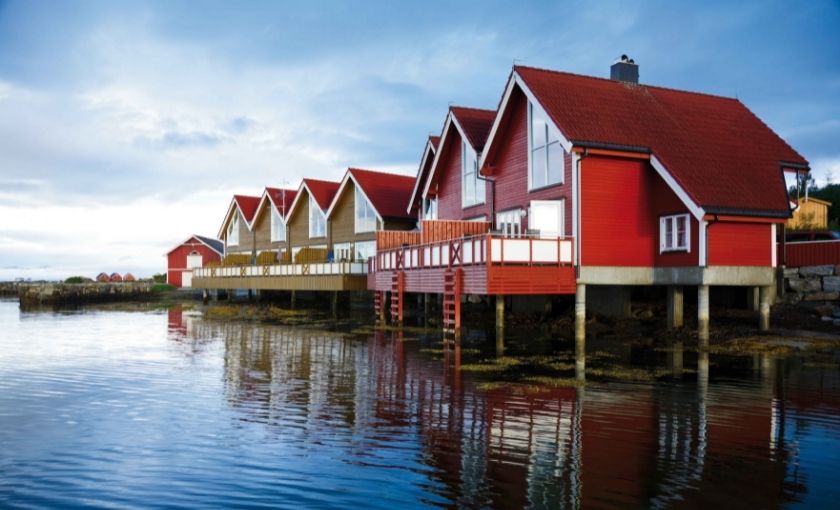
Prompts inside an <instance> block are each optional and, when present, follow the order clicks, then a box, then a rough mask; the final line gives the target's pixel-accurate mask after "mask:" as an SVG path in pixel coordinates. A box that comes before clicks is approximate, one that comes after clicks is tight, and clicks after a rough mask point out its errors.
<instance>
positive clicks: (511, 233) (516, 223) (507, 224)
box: [496, 208, 525, 237]
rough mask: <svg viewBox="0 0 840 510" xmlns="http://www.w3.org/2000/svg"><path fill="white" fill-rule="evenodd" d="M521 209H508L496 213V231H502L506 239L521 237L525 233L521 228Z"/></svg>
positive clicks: (522, 213)
mask: <svg viewBox="0 0 840 510" xmlns="http://www.w3.org/2000/svg"><path fill="white" fill-rule="evenodd" d="M523 216H524V211H523V210H522V209H519V208H517V209H508V210H507V211H500V212H497V213H496V229H497V230H501V231H502V235H504V236H506V237H521V236H522V235H523V234H524V233H525V231H524V229H523V228H522V217H523Z"/></svg>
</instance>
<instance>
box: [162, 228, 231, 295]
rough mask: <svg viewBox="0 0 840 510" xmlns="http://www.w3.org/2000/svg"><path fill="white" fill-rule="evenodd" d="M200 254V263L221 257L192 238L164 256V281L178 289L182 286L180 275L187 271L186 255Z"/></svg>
mask: <svg viewBox="0 0 840 510" xmlns="http://www.w3.org/2000/svg"><path fill="white" fill-rule="evenodd" d="M194 251H196V252H198V253H200V254H201V257H202V263H203V264H204V265H207V263H208V262H211V261H218V260H221V259H222V257H221V256H220V255H219V254H218V253H216V252H215V251H213V250H211V249H210V248H208V247H207V245H206V244H204V243H202V242H200V241H199V240H198V239H195V238H192V239H190V240H189V241H187V242H186V243H184V244H182V245H181V246H179V247H177V248H175V249H174V250H172V251H171V252H169V254H167V256H166V281H167V282H168V283H169V284H170V285H174V286H175V287H180V286H181V285H182V280H181V273H182V271H184V270H186V269H187V255H189V254H190V253H192V252H194Z"/></svg>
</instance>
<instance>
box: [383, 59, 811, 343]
mask: <svg viewBox="0 0 840 510" xmlns="http://www.w3.org/2000/svg"><path fill="white" fill-rule="evenodd" d="M611 71H612V75H613V77H612V79H603V78H595V77H590V76H581V75H575V74H570V73H564V72H557V71H549V70H544V69H536V68H531V67H524V66H514V68H513V70H512V72H511V75H510V77H509V79H508V83H507V85H506V87H505V90H504V93H503V96H502V99H501V102H500V104H499V108H498V111H496V112H492V111H488V110H475V109H467V108H457V107H453V108H451V109H450V111H449V113H448V115H447V118H446V122H445V124H444V128H443V132H442V133H441V138H440V141H439V144H438V146H437V147H436V148H435V147H431V148H430V147H429V144H427V150H426V153H425V155H424V163H423V165H422V166H421V168H420V169H419V171H418V177H417V178H418V186H417V189H419V190H420V195H421V197H420V198H419V199H418V198H416V197H414V198H413V201H412V203H411V204H409V207H412V206H414V205H415V204H418V203H420V201H421V200H422V204H423V211H424V212H423V215H424V217H425V218H427V219H428V220H429V221H424V222H423V223H422V225H421V229H420V232H419V233H408V232H407V233H403V237H402V238H396V237H395V235H393V234H382V235H380V237H379V239H378V243H379V244H378V246H377V257H376V259H375V260H374V261H373V263H372V265H371V271H372V272H373V274H372V275H371V277H370V278H369V286H370V287H371V288H372V289H374V290H376V291H379V292H390V293H392V294H395V295H397V296H399V295H400V294H401V293H402V292H424V293H428V292H431V293H438V294H444V303H445V305H444V322H445V326H449V327H455V328H457V327H458V326H459V324H458V316H459V313H458V308H459V306H460V298H461V294H480V295H495V296H497V311H498V312H499V315H498V316H497V319H498V318H499V317H501V320H503V314H504V296H505V295H516V294H576V296H577V298H576V331H577V334H576V336H577V337H578V338H579V339H581V340H582V338H583V336H584V331H583V326H584V321H585V312H586V305H587V298H586V296H587V290H589V294H590V299H589V300H588V301H589V302H590V304H594V303H595V302H603V301H608V300H611V301H615V300H616V299H617V300H619V301H620V300H622V299H625V300H626V304H629V292H628V291H629V288H630V286H649V285H661V286H665V287H667V288H668V305H669V306H668V311H669V324H670V325H671V326H680V325H682V301H683V289H684V288H685V287H694V288H696V289H697V293H698V294H697V295H698V326H699V336H700V338H701V341H702V340H706V339H707V338H708V320H709V315H708V313H709V312H708V299H709V286H713V285H726V286H732V285H739V286H746V287H751V288H758V289H759V292H760V295H761V307H760V310H761V314H760V315H761V322H760V325H761V327H762V329H765V328H767V327H768V326H769V304H770V299H771V294H772V292H773V287H772V286H773V285H774V282H775V267H776V266H777V260H776V250H775V240H776V231H777V228H778V227H779V225H782V224H783V223H784V222H785V221H786V220H787V218H789V217H790V205H789V204H790V201H789V197H788V192H787V189H786V185H785V179H784V172H807V171H808V162H807V161H806V160H805V159H804V158H803V157H802V156H801V155H799V154H798V153H797V152H796V151H795V150H794V149H792V148H791V147H790V146H789V145H788V144H787V143H786V142H785V141H784V140H782V139H781V138H780V137H779V136H778V135H776V134H775V133H774V132H773V131H772V130H771V129H770V128H769V127H767V125H765V124H764V123H763V122H762V121H761V120H760V119H759V118H758V117H756V116H755V114H753V113H752V112H751V111H750V110H749V109H747V108H746V106H744V105H743V104H742V103H741V102H740V101H738V100H737V99H732V98H726V97H719V96H712V95H707V94H700V93H694V92H685V91H679V90H673V89H667V88H662V87H654V86H648V85H641V84H639V83H638V82H637V78H636V77H637V76H638V69H637V67H636V65H635V63H633V62H632V61H630V60H629V59H622V60H620V61H618V62H616V63H615V64H614V65H613V67H612V69H611ZM628 71H629V72H628ZM634 71H635V72H634ZM430 153H433V154H434V157H433V160H432V162H431V164H429V163H428V158H429V154H430ZM426 166H428V169H427V168H425V167H426ZM435 220H437V221H435ZM468 220H473V221H475V223H472V224H471V225H470V224H468ZM381 298H382V296H378V299H377V301H380V302H381ZM396 301H397V302H401V301H402V300H401V299H399V298H398V299H397V300H396ZM621 306H625V305H622V304H619V307H621ZM394 312H395V313H396V316H395V318H396V319H399V318H400V317H399V313H398V312H399V310H394Z"/></svg>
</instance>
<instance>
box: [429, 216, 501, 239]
mask: <svg viewBox="0 0 840 510" xmlns="http://www.w3.org/2000/svg"><path fill="white" fill-rule="evenodd" d="M490 226H491V223H490V222H489V221H459V220H423V221H421V222H420V244H428V243H436V242H439V241H448V240H450V239H460V238H462V237H467V236H477V235H483V234H486V233H487V232H489V231H490Z"/></svg>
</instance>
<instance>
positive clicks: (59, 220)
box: [0, 0, 840, 280]
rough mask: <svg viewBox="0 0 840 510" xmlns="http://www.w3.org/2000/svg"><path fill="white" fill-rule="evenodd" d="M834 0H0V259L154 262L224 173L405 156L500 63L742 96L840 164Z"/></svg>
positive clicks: (70, 264) (820, 160)
mask: <svg viewBox="0 0 840 510" xmlns="http://www.w3.org/2000/svg"><path fill="white" fill-rule="evenodd" d="M837 27H840V2H838V1H836V0H835V1H811V2H776V1H759V2H751V1H739V2H726V1H724V2H717V1H706V2H670V1H661V2H659V1H652V2H649V1H630V2H612V1H607V2H599V1H580V2H578V1H551V2H525V1H521V2H509V1H502V2H494V1H479V2H467V1H463V2H457V3H455V4H453V5H448V3H446V2H435V1H424V2H417V3H410V2H362V1H341V2H331V1H323V0H319V1H318V2H306V1H304V2H281V1H271V2H258V1H249V2H215V1H202V2H194V1H186V2H178V1H171V0H167V1H135V2H130V3H129V2H122V1H116V2H114V1H104V2H98V1H83V2H73V1H52V2H48V1H39V0H26V1H7V0H0V280H8V279H14V278H33V279H39V278H47V279H57V278H65V277H68V276H71V275H83V276H91V277H93V276H95V275H96V274H98V273H99V272H101V271H106V272H108V273H110V272H114V271H117V272H120V273H125V272H129V271H130V272H132V273H133V274H135V275H136V276H141V277H143V276H150V275H151V274H153V273H160V272H164V271H165V266H166V259H165V254H166V252H167V251H168V250H169V249H171V248H172V247H174V246H175V245H176V244H178V243H179V242H181V241H183V240H184V239H186V238H187V237H189V236H190V235H192V234H194V233H195V234H203V235H210V236H215V235H216V234H217V233H218V230H219V227H220V224H221V222H222V220H223V217H224V214H225V212H226V210H227V207H228V205H229V203H230V199H231V195H232V194H233V193H242V194H251V195H259V194H261V192H262V190H263V188H264V186H267V185H268V186H283V185H286V186H289V187H297V185H298V184H299V182H300V179H301V178H302V177H304V176H306V177H314V178H322V179H333V180H339V179H340V178H341V177H342V175H343V173H344V171H345V169H346V168H347V167H348V166H356V167H362V168H373V169H378V170H384V171H392V172H398V173H405V174H412V175H413V174H414V173H415V172H416V171H417V167H418V165H419V162H420V157H421V155H422V151H423V148H424V144H425V140H426V137H427V136H428V135H430V134H438V133H439V132H440V130H441V128H442V126H443V121H444V117H445V115H446V112H447V109H448V107H449V105H451V104H457V105H465V106H474V107H482V108H495V107H496V106H497V105H498V102H499V99H500V97H501V94H502V90H503V88H504V86H505V83H506V80H507V77H508V75H509V74H510V71H511V66H512V65H513V64H514V63H521V64H526V65H531V66H538V67H546V68H551V69H558V70H564V71H570V72H575V73H581V74H588V75H593V76H603V77H608V76H609V66H610V64H612V63H613V62H614V61H615V59H616V58H617V57H618V56H619V55H621V54H623V53H624V54H628V55H630V56H631V57H632V58H634V59H635V60H636V62H637V63H638V64H639V66H640V81H641V82H642V83H647V84H655V85H661V86H667V87H674V88H680V89H686V90H694V91H701V92H707V93H712V94H720V95H725V96H732V97H737V98H739V99H740V100H741V101H742V102H743V103H744V104H745V105H746V106H747V107H749V108H750V109H751V110H752V111H753V112H755V113H756V114H757V115H758V116H759V117H760V118H761V119H763V120H764V121H765V122H766V123H767V124H768V125H769V126H770V127H771V128H772V129H773V130H775V131H776V132H777V133H778V134H779V135H781V136H782V137H783V138H784V139H785V140H787V141H788V142H789V143H790V144H791V145H792V146H793V147H794V148H795V149H797V150H798V151H799V152H800V153H801V154H802V155H803V156H804V157H805V158H806V159H808V160H809V161H810V163H811V167H812V169H813V174H814V176H815V177H816V179H817V181H818V182H820V183H823V182H825V181H826V179H833V180H834V182H840V30H838V28H837Z"/></svg>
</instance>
